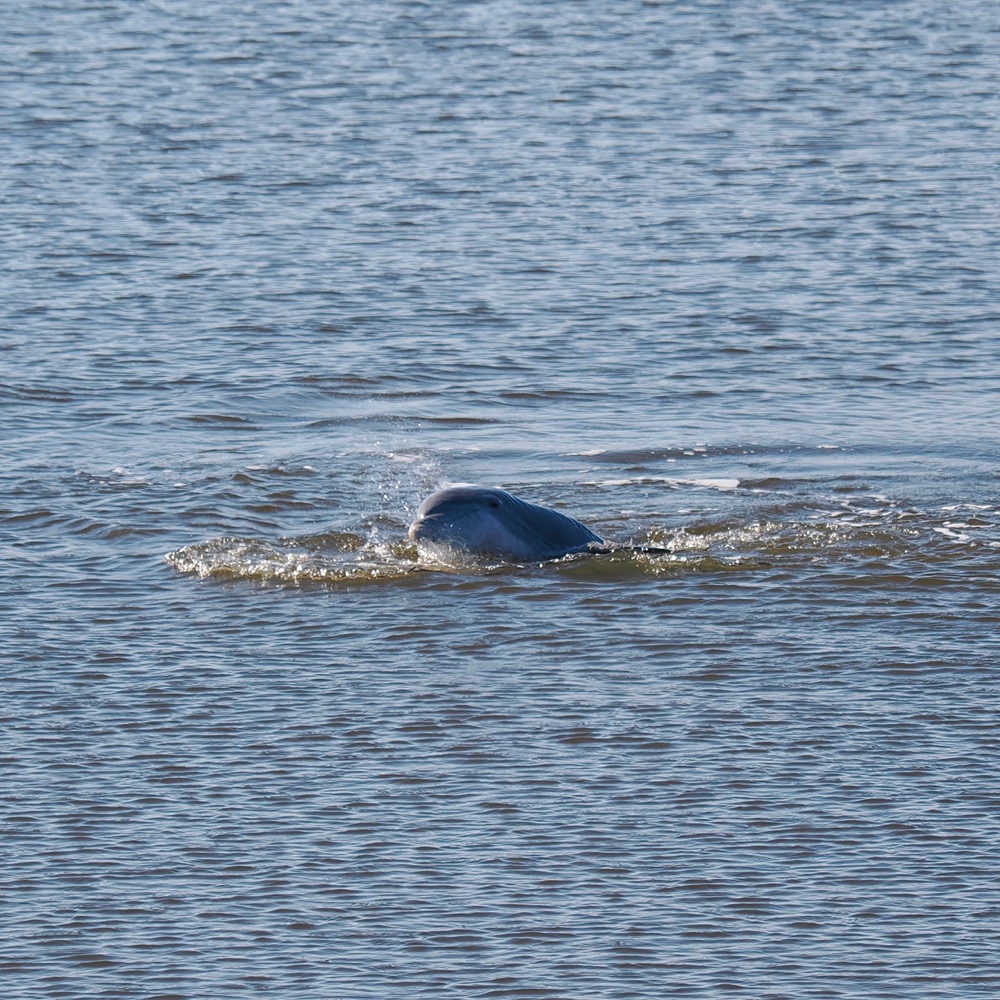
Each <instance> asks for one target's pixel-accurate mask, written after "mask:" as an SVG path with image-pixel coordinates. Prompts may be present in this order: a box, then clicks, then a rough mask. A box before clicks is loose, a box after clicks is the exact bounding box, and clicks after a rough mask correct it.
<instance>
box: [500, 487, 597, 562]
mask: <svg viewBox="0 0 1000 1000" xmlns="http://www.w3.org/2000/svg"><path fill="white" fill-rule="evenodd" d="M497 492H498V493H503V496H504V505H505V508H506V511H507V513H508V514H510V515H511V516H512V519H513V521H514V522H515V523H516V530H517V533H518V534H519V535H522V536H523V537H524V539H525V541H526V542H529V543H530V544H531V545H532V547H533V548H535V549H536V551H537V552H538V558H541V559H555V558H557V557H559V556H563V555H566V554H567V553H569V552H582V551H583V550H585V549H586V548H587V547H588V546H589V545H590V544H591V543H594V542H596V543H603V541H604V539H602V538H601V536H600V535H597V534H595V533H594V532H593V531H591V530H590V528H588V527H587V526H586V525H585V524H583V523H581V522H580V521H577V520H576V518H574V517H569V516H568V515H566V514H561V513H559V511H557V510H552V509H551V508H550V507H542V506H541V505H540V504H537V503H529V502H528V501H527V500H521V499H520V498H519V497H516V496H514V495H513V494H511V493H507V492H505V491H503V490H498V491H497Z"/></svg>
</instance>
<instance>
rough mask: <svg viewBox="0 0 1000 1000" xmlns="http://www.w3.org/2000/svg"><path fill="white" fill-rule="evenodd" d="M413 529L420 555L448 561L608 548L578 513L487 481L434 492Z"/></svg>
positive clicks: (532, 559)
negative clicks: (492, 486) (520, 496)
mask: <svg viewBox="0 0 1000 1000" xmlns="http://www.w3.org/2000/svg"><path fill="white" fill-rule="evenodd" d="M409 535H410V538H411V539H412V540H413V541H415V542H416V543H417V551H418V552H419V553H420V555H421V556H423V557H429V558H432V559H437V560H443V561H445V562H449V561H453V560H454V559H455V557H456V556H458V557H465V558H470V557H471V558H476V557H479V558H487V559H503V560H512V561H514V562H520V561H523V562H536V561H540V560H545V559H558V558H559V557H560V556H565V555H568V554H569V553H571V552H601V551H605V548H604V546H605V542H604V539H602V538H601V537H600V535H596V534H594V532H593V531H591V530H590V528H588V527H587V526H586V525H585V524H581V523H580V522H579V521H577V520H575V519H574V518H572V517H567V516H566V515H565V514H560V513H559V511H557V510H550V509H549V508H548V507H541V506H539V505H538V504H534V503H528V502H527V501H526V500H520V499H518V498H517V497H516V496H514V495H513V494H511V493H507V492H506V491H504V490H493V489H487V488H486V487H483V486H454V487H450V488H449V489H445V490H439V491H438V492H437V493H433V494H431V496H429V497H428V498H427V499H426V500H425V501H424V502H423V503H422V504H421V505H420V507H419V509H418V510H417V519H416V520H415V521H414V522H413V524H411V525H410V532H409Z"/></svg>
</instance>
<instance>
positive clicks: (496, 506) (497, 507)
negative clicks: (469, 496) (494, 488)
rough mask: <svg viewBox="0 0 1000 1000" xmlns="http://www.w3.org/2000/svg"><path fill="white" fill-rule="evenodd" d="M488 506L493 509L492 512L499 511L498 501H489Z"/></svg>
mask: <svg viewBox="0 0 1000 1000" xmlns="http://www.w3.org/2000/svg"><path fill="white" fill-rule="evenodd" d="M490 506H491V507H492V508H493V509H494V510H499V509H500V501H499V500H491V501H490Z"/></svg>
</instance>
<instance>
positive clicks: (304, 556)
mask: <svg viewBox="0 0 1000 1000" xmlns="http://www.w3.org/2000/svg"><path fill="white" fill-rule="evenodd" d="M338 539H341V540H342V541H343V545H342V546H341V545H338ZM303 541H307V542H311V543H312V545H313V549H312V550H309V549H303V548H302V547H299V546H301V544H302V542H303ZM357 543H360V544H357ZM290 544H295V545H296V547H294V548H292V547H289V545H290ZM320 546H322V547H325V549H326V551H317V550H316V548H317V547H320ZM406 548H407V546H402V545H397V546H395V547H393V546H388V545H383V546H373V545H371V544H367V543H364V541H363V540H360V539H357V538H356V536H350V535H347V536H344V535H326V536H311V537H310V538H308V539H306V540H295V542H294V543H293V542H292V540H289V542H288V543H284V544H283V543H282V542H279V543H277V544H272V543H270V542H265V541H261V540H260V539H256V538H236V537H224V538H213V539H210V540H209V541H207V542H199V543H196V544H194V545H186V546H184V547H183V548H180V549H176V550H175V551H173V552H168V553H167V554H166V555H165V556H164V561H165V562H166V564H167V565H168V566H171V567H173V568H174V569H175V570H177V571H178V572H180V573H191V574H194V575H197V576H198V577H200V578H201V579H206V578H210V577H211V578H215V579H221V580H245V581H248V582H256V583H274V584H286V585H293V586H302V585H307V584H310V583H346V582H363V581H375V580H392V579H399V578H401V577H405V576H409V575H410V574H411V573H413V572H414V571H416V570H419V569H422V568H423V567H422V566H420V564H418V563H417V562H416V560H415V559H413V558H407V554H406V552H405V549H406ZM399 549H403V550H404V551H396V550H399Z"/></svg>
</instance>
